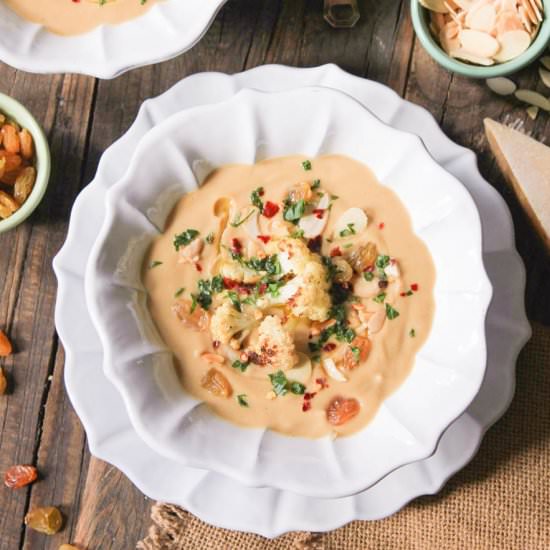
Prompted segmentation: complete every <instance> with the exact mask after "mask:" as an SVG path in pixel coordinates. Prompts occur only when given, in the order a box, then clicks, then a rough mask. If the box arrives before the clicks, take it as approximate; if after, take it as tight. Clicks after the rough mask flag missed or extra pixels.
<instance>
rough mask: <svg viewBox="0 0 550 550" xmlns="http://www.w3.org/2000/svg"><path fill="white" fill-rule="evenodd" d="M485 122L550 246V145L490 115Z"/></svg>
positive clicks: (508, 173) (505, 171) (493, 146)
mask: <svg viewBox="0 0 550 550" xmlns="http://www.w3.org/2000/svg"><path fill="white" fill-rule="evenodd" d="M484 124H485V133H486V134H487V139H488V140H489V144H490V146H491V150H492V151H493V154H494V155H495V157H496V160H497V162H498V165H499V167H500V169H501V170H502V172H503V174H504V176H505V178H506V180H507V181H508V183H509V184H510V185H511V186H512V188H513V189H514V191H515V193H516V195H517V196H518V199H519V200H520V202H521V204H522V206H523V207H524V209H525V211H526V212H527V214H528V215H529V217H530V218H531V220H532V222H533V224H534V225H535V228H536V229H537V231H538V232H539V234H540V235H541V237H542V239H543V240H544V242H545V244H546V246H547V247H548V248H549V249H550V147H547V146H546V145H543V144H542V143H540V142H538V141H536V140H534V139H533V138H530V137H528V136H526V135H525V134H522V133H521V132H518V131H517V130H513V129H512V128H509V127H507V126H504V125H502V124H499V123H498V122H495V121H494V120H492V119H490V118H486V119H485V120H484Z"/></svg>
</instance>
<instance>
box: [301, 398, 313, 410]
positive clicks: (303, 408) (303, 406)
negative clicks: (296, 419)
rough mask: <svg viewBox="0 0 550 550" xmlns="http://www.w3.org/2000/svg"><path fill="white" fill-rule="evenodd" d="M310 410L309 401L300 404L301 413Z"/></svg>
mask: <svg viewBox="0 0 550 550" xmlns="http://www.w3.org/2000/svg"><path fill="white" fill-rule="evenodd" d="M310 409H311V401H304V402H303V403H302V411H303V412H307V411H309V410H310Z"/></svg>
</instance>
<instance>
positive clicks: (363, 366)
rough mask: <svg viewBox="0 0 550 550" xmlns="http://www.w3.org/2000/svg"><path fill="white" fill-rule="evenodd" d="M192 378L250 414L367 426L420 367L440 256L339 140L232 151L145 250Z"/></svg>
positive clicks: (202, 394)
mask: <svg viewBox="0 0 550 550" xmlns="http://www.w3.org/2000/svg"><path fill="white" fill-rule="evenodd" d="M143 281H144V284H145V287H146V289H147V292H148V306H149V309H150V312H151V315H152V317H153V320H154V321H155V323H156V326H157V328H158V330H159V332H160V334H161V336H162V338H163V339H164V341H165V342H166V344H167V346H168V347H169V348H170V349H171V350H172V351H173V353H174V357H175V362H176V366H177V369H178V372H179V375H180V379H181V383H182V385H183V388H184V390H185V391H187V392H189V393H190V394H191V395H193V396H195V397H196V398H197V399H199V400H201V401H204V402H206V403H207V404H208V405H209V407H210V408H211V409H212V410H213V411H214V412H215V413H216V414H218V415H219V416H221V417H223V418H225V419H227V420H229V421H231V422H233V423H236V424H238V425H241V426H245V427H255V428H269V429H272V430H275V431H277V432H280V433H283V434H286V435H291V436H299V437H306V438H319V437H323V436H326V435H332V436H341V435H349V434H352V433H354V432H357V431H358V430H360V429H362V428H363V427H365V426H366V425H367V424H368V423H369V422H370V421H371V420H372V419H373V417H374V415H375V414H376V411H377V410H378V408H379V406H380V404H381V403H382V402H383V400H384V399H385V398H386V397H387V396H388V395H390V394H391V393H392V392H393V391H395V390H396V389H397V388H398V387H399V385H400V384H401V383H402V382H403V380H404V379H405V378H406V377H407V375H408V374H409V372H410V371H411V369H412V367H413V364H414V361H415V356H416V353H417V352H418V350H419V349H420V347H421V346H422V344H423V343H424V341H425V340H426V338H427V336H428V334H429V332H430V328H431V324H432V320H433V315H434V307H435V304H434V298H433V288H434V283H435V268H434V265H433V261H432V258H431V255H430V253H429V251H428V249H427V247H426V245H425V244H424V243H423V241H422V240H421V239H420V238H419V237H417V236H416V235H415V234H414V232H413V229H412V226H411V221H410V218H409V214H408V212H407V210H406V208H405V206H404V205H403V204H402V202H401V201H400V199H399V198H398V197H397V195H396V194H395V193H394V192H393V191H392V190H390V189H388V188H387V187H384V186H382V185H381V184H380V183H379V182H378V181H377V180H376V178H375V176H374V175H373V173H372V172H371V170H370V169H369V168H368V167H367V166H365V165H363V164H361V163H359V162H357V161H355V160H352V159H350V158H348V157H345V156H340V155H330V156H322V157H319V158H315V159H311V160H309V159H306V158H304V157H301V156H289V157H280V158H273V159H268V160H264V161H261V162H259V163H257V164H254V165H226V166H222V167H220V168H219V169H217V170H215V171H214V172H213V173H212V174H211V175H210V176H209V177H208V178H207V179H206V181H205V182H204V184H203V185H202V186H201V188H200V189H198V190H196V191H194V192H192V193H189V194H187V195H185V196H184V197H182V199H181V200H180V201H179V202H178V203H177V205H176V206H175V208H174V210H173V212H172V213H171V215H170V217H169V219H168V221H167V223H166V227H165V231H164V233H163V234H162V235H160V236H158V237H157V238H156V239H155V240H154V242H153V244H152V245H151V247H150V249H149V251H148V253H147V254H146V258H145V261H144V265H143Z"/></svg>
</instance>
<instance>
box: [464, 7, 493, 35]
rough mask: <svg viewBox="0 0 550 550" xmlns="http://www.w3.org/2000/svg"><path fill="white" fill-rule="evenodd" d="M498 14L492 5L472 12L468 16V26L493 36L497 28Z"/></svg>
mask: <svg viewBox="0 0 550 550" xmlns="http://www.w3.org/2000/svg"><path fill="white" fill-rule="evenodd" d="M496 19H497V12H496V10H495V8H494V6H493V5H492V4H486V5H484V6H481V7H479V8H478V9H472V10H470V11H469V12H468V13H467V15H466V25H468V27H469V28H470V29H472V30H474V31H483V32H486V33H489V34H491V32H492V31H493V29H494V27H495V23H496Z"/></svg>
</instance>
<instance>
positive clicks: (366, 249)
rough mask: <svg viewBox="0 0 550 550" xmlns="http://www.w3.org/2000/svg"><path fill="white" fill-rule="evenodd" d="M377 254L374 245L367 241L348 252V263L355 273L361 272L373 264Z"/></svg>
mask: <svg viewBox="0 0 550 550" xmlns="http://www.w3.org/2000/svg"><path fill="white" fill-rule="evenodd" d="M377 256H378V251H377V250H376V245H375V244H374V243H371V242H368V243H367V244H365V245H362V246H360V247H359V248H357V249H356V250H354V251H353V252H352V253H351V254H350V256H349V263H350V264H351V266H352V267H353V269H354V270H355V271H356V272H357V273H363V271H365V270H366V269H368V268H369V267H372V266H373V265H374V262H375V261H376V258H377Z"/></svg>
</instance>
